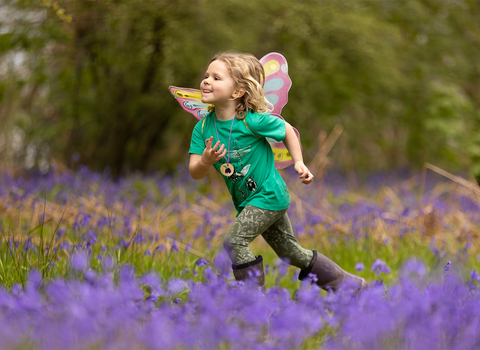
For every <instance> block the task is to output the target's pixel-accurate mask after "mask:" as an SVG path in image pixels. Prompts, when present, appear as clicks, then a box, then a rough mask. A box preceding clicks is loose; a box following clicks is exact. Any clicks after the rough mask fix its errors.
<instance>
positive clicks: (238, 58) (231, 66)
mask: <svg viewBox="0 0 480 350" xmlns="http://www.w3.org/2000/svg"><path fill="white" fill-rule="evenodd" d="M216 60H219V61H222V62H223V63H225V65H226V66H227V69H228V72H229V73H230V76H231V77H232V78H233V80H234V81H235V83H236V84H237V85H238V86H240V87H243V88H245V94H243V96H242V97H240V100H239V103H238V105H237V106H236V107H235V113H236V115H237V118H238V119H245V116H246V115H247V112H248V111H249V110H252V111H254V112H260V113H266V112H269V111H271V110H272V109H273V106H272V104H271V103H270V102H268V100H267V99H266V98H265V95H264V93H263V86H264V84H265V70H264V69H263V66H262V64H261V63H260V61H259V60H258V59H257V58H256V57H255V56H253V55H251V54H247V53H239V52H220V53H218V54H216V55H215V56H214V57H213V58H212V59H211V61H210V62H209V63H208V65H210V63H212V62H213V61H216ZM214 110H215V106H210V107H209V108H208V111H209V112H211V111H214Z"/></svg>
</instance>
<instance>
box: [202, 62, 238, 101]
mask: <svg viewBox="0 0 480 350" xmlns="http://www.w3.org/2000/svg"><path fill="white" fill-rule="evenodd" d="M236 86H237V84H236V83H235V80H233V78H232V77H231V76H230V73H229V72H228V69H227V66H226V65H225V63H224V62H223V61H220V60H215V61H213V62H212V63H210V65H209V66H208V68H207V71H206V72H205V78H204V79H203V80H202V82H201V83H200V91H201V92H202V102H203V103H210V104H213V105H215V106H219V105H222V104H227V103H229V102H232V100H231V99H232V98H233V94H234V92H235V89H236Z"/></svg>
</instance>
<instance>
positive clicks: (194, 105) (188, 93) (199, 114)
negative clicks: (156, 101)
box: [168, 86, 210, 120]
mask: <svg viewBox="0 0 480 350" xmlns="http://www.w3.org/2000/svg"><path fill="white" fill-rule="evenodd" d="M168 90H170V93H171V94H172V95H173V97H175V99H176V100H177V101H178V103H180V106H182V108H183V109H184V110H186V111H187V112H188V113H190V114H192V115H193V116H194V117H195V118H197V119H198V120H201V119H203V118H204V117H205V116H206V115H207V114H208V107H209V106H210V104H206V103H203V102H202V93H201V92H200V90H196V89H187V88H182V87H176V86H170V87H169V88H168Z"/></svg>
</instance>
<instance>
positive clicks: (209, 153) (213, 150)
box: [202, 136, 227, 166]
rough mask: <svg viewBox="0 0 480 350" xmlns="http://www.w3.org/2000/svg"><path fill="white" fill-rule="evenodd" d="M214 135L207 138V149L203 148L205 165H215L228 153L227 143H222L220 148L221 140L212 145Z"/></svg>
mask: <svg viewBox="0 0 480 350" xmlns="http://www.w3.org/2000/svg"><path fill="white" fill-rule="evenodd" d="M212 142H213V136H210V138H208V139H206V140H205V149H204V150H203V154H202V162H203V163H204V164H205V165H208V166H210V165H213V164H215V163H216V162H218V161H219V160H220V159H222V158H223V157H225V154H227V150H226V149H225V145H222V146H221V147H220V148H218V147H219V146H220V141H217V143H215V145H214V146H213V147H212Z"/></svg>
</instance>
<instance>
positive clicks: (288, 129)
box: [283, 122, 313, 185]
mask: <svg viewBox="0 0 480 350" xmlns="http://www.w3.org/2000/svg"><path fill="white" fill-rule="evenodd" d="M283 143H285V146H287V149H288V152H290V155H291V156H292V159H293V164H294V167H295V171H296V172H297V173H298V174H300V176H299V178H300V179H303V180H302V183H304V184H305V185H308V184H309V183H311V182H312V181H313V174H312V173H311V172H310V170H308V168H307V166H306V165H305V164H304V163H303V155H302V148H301V147H300V142H299V141H298V138H297V135H296V134H295V131H294V130H293V128H292V126H291V125H290V124H289V123H287V122H285V139H284V140H283Z"/></svg>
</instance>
